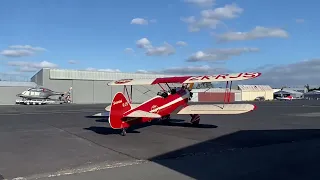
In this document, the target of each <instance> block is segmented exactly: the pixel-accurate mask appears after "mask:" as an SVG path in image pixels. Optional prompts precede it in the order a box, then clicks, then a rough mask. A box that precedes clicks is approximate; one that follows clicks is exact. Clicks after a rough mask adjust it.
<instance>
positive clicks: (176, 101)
mask: <svg viewBox="0 0 320 180" xmlns="http://www.w3.org/2000/svg"><path fill="white" fill-rule="evenodd" d="M189 94H190V93H189V92H188V91H186V94H185V95H183V96H181V97H179V98H177V99H175V100H173V101H171V102H169V103H167V104H164V105H162V106H160V107H157V108H155V109H153V110H151V111H150V112H152V113H154V112H157V111H160V110H162V109H164V108H167V107H169V106H172V105H174V104H176V103H178V102H180V101H182V100H184V99H187V98H189Z"/></svg>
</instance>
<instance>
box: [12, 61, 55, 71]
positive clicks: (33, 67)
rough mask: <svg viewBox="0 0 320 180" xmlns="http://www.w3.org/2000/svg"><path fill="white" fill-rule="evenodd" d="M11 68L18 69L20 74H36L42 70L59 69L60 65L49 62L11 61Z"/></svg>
mask: <svg viewBox="0 0 320 180" xmlns="http://www.w3.org/2000/svg"><path fill="white" fill-rule="evenodd" d="M8 65H9V66H14V67H17V68H18V69H17V71H19V72H35V71H38V70H40V69H42V68H57V67H58V65H56V64H54V63H51V62H48V61H42V62H28V61H9V62H8Z"/></svg>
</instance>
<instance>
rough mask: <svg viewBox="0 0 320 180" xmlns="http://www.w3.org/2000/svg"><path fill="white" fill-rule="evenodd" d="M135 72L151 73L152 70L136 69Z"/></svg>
mask: <svg viewBox="0 0 320 180" xmlns="http://www.w3.org/2000/svg"><path fill="white" fill-rule="evenodd" d="M136 73H140V74H153V73H154V72H152V71H147V70H143V69H139V70H137V71H136Z"/></svg>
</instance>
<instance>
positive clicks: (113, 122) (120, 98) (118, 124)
mask: <svg viewBox="0 0 320 180" xmlns="http://www.w3.org/2000/svg"><path fill="white" fill-rule="evenodd" d="M130 109H131V105H130V103H129V102H128V100H127V98H126V97H125V96H124V95H123V93H121V92H118V93H116V94H115V96H114V98H113V100H112V103H111V107H110V115H109V124H110V126H111V127H112V128H113V129H122V128H126V126H127V123H123V121H122V120H121V119H122V118H123V114H124V113H125V112H127V111H129V110H130ZM124 126H125V127H124Z"/></svg>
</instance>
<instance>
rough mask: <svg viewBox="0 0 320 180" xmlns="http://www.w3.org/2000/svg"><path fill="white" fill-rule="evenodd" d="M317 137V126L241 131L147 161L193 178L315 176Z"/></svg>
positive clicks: (319, 147) (319, 163)
mask: <svg viewBox="0 0 320 180" xmlns="http://www.w3.org/2000/svg"><path fill="white" fill-rule="evenodd" d="M319 138H320V130H319V129H296V130H295V129H293V130H242V131H238V132H235V133H232V134H229V135H225V136H221V137H218V138H215V139H211V140H208V141H205V142H202V143H199V144H196V145H193V146H189V147H186V148H182V149H179V150H176V151H172V152H168V153H166V154H162V155H160V156H156V157H153V158H151V159H149V160H150V161H153V162H155V163H157V164H160V165H162V166H165V167H167V168H170V169H172V170H174V171H176V172H179V173H181V174H184V175H186V176H189V177H191V178H194V179H223V180H226V179H246V180H248V179H254V180H256V179H259V180H261V179H266V180H267V179H268V180H269V179H273V180H274V179H284V178H286V179H290V180H292V179H319V178H320V174H319V173H318V167H319V166H320V153H319V151H320V140H319ZM181 158H182V159H181ZM178 159H180V160H178Z"/></svg>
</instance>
